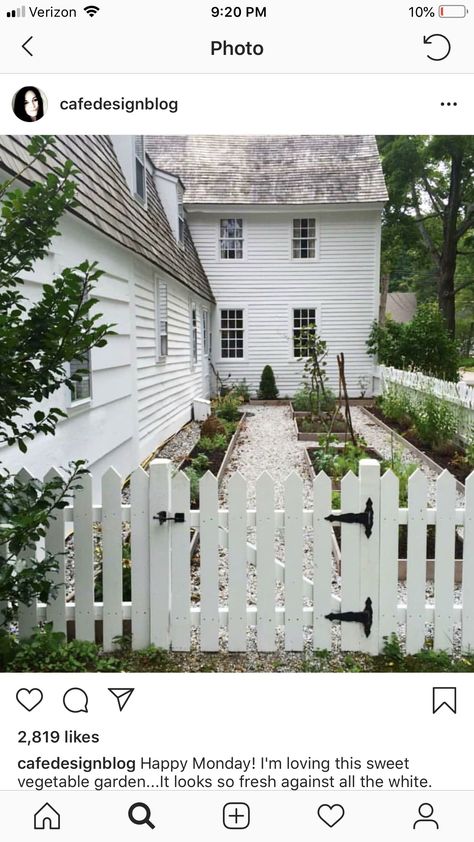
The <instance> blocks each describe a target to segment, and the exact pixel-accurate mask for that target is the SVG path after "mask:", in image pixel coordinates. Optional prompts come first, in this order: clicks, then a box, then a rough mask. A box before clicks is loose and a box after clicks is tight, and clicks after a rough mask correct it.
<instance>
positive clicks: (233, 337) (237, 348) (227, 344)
mask: <svg viewBox="0 0 474 842" xmlns="http://www.w3.org/2000/svg"><path fill="white" fill-rule="evenodd" d="M243 356H244V311H243V310H221V357H222V359H223V360H226V359H237V358H239V357H243Z"/></svg>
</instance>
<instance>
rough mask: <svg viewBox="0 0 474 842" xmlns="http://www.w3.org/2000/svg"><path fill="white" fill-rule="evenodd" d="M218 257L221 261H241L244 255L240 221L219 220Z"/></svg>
mask: <svg viewBox="0 0 474 842" xmlns="http://www.w3.org/2000/svg"><path fill="white" fill-rule="evenodd" d="M219 242H220V255H221V259H222V260H241V259H242V257H243V255H244V238H243V224H242V220H241V219H221V227H220V240H219Z"/></svg>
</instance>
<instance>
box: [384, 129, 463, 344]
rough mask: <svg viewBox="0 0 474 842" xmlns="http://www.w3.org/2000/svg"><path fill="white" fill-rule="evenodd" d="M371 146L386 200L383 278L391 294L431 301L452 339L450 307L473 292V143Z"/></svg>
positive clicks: (415, 140)
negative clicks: (378, 160)
mask: <svg viewBox="0 0 474 842" xmlns="http://www.w3.org/2000/svg"><path fill="white" fill-rule="evenodd" d="M377 140H378V145H379V150H380V153H381V156H382V166H383V170H384V176H385V181H386V184H387V188H388V192H389V197H390V198H389V202H388V203H387V204H386V205H385V208H384V211H383V223H382V271H383V272H384V274H387V273H388V274H389V275H390V277H391V289H392V290H394V289H397V288H398V289H402V288H405V289H411V290H416V291H417V294H418V299H419V300H421V297H420V294H421V295H422V296H423V297H424V298H425V299H426V298H432V299H433V298H437V300H438V306H439V308H440V311H441V312H442V313H443V317H444V318H445V320H446V324H447V327H448V330H449V332H450V334H451V335H454V327H455V320H454V316H455V307H454V305H455V302H456V303H457V302H458V301H459V302H460V303H461V302H462V299H463V296H464V294H465V293H466V292H470V293H471V294H472V290H473V287H474V280H473V279H474V273H473V262H472V256H471V255H472V252H473V249H472V243H473V239H474V237H473V227H474V184H473V179H472V172H473V167H474V140H473V138H472V137H471V136H469V135H431V136H422V135H386V136H382V137H379V138H378V139H377ZM394 282H395V283H396V284H397V286H394ZM471 302H472V297H471ZM471 312H472V309H471Z"/></svg>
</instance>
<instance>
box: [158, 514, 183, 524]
mask: <svg viewBox="0 0 474 842" xmlns="http://www.w3.org/2000/svg"><path fill="white" fill-rule="evenodd" d="M153 520H159V521H160V526H163V524H164V523H166V521H167V520H174V522H175V523H184V512H176V514H174V515H171V517H168V515H167V513H166V512H165V511H163V512H158V514H157V515H153Z"/></svg>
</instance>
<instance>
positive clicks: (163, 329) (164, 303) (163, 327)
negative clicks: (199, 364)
mask: <svg viewBox="0 0 474 842" xmlns="http://www.w3.org/2000/svg"><path fill="white" fill-rule="evenodd" d="M156 293H157V306H156V324H157V345H158V357H166V356H168V286H167V284H165V282H164V281H157V282H156Z"/></svg>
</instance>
